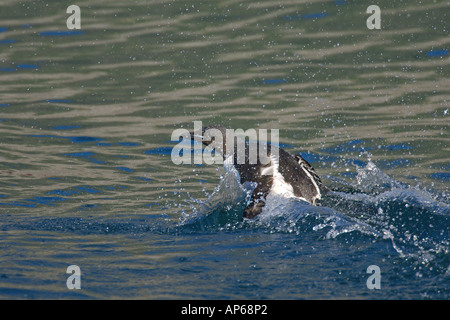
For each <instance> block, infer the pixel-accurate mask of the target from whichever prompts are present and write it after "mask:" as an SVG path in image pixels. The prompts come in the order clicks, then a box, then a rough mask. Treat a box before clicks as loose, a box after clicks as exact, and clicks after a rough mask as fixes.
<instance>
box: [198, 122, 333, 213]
mask: <svg viewBox="0 0 450 320" xmlns="http://www.w3.org/2000/svg"><path fill="white" fill-rule="evenodd" d="M211 129H212V130H216V131H215V132H216V133H217V132H218V133H219V134H220V135H221V137H222V138H221V139H222V141H219V143H216V146H215V149H214V150H215V151H217V152H218V153H219V154H221V155H222V157H223V160H224V164H228V165H229V164H232V165H233V166H234V167H235V168H236V170H237V171H238V173H239V177H240V183H241V184H245V183H246V182H250V183H256V187H255V188H254V190H253V192H252V194H251V197H250V202H249V204H248V205H247V207H246V208H245V210H244V213H243V217H244V218H248V219H252V218H254V217H256V216H257V215H258V214H260V213H261V211H262V210H263V207H264V206H265V204H266V198H267V196H268V195H269V194H270V193H275V194H279V195H283V196H286V197H296V198H299V199H301V200H304V201H306V202H309V203H310V204H312V205H320V200H321V198H322V194H323V192H324V191H325V190H326V188H325V187H324V186H323V184H322V181H321V179H320V177H319V176H318V175H317V173H316V172H315V171H314V168H313V167H312V166H311V165H310V164H309V163H308V162H307V161H306V160H305V159H303V158H302V157H301V156H300V155H298V154H297V155H295V156H292V155H291V154H289V153H288V152H286V151H285V150H283V149H282V148H279V147H277V146H274V145H271V144H267V143H266V144H262V145H261V144H259V143H258V144H257V146H256V148H257V150H258V153H257V155H258V156H257V160H256V161H254V162H252V161H250V158H251V157H250V152H251V150H250V149H251V148H250V144H249V142H248V141H245V143H244V144H241V146H242V145H243V146H244V148H245V157H244V159H243V160H242V159H241V158H238V152H237V148H236V147H237V146H238V144H237V139H238V137H234V138H236V139H234V141H233V142H232V144H231V143H230V141H227V129H226V128H225V127H222V126H207V127H202V132H201V134H198V133H197V134H195V133H194V132H192V133H191V139H192V140H196V141H199V142H202V143H203V144H204V145H206V146H208V145H210V144H211V143H213V142H215V140H216V136H215V135H214V134H210V132H211ZM217 130H218V131H217ZM228 138H229V137H228ZM230 146H231V148H230ZM227 147H228V148H227ZM261 147H263V148H265V149H264V150H262V151H263V152H260V150H259V148H261ZM230 149H231V151H230ZM253 150H255V149H253ZM238 160H240V161H238Z"/></svg>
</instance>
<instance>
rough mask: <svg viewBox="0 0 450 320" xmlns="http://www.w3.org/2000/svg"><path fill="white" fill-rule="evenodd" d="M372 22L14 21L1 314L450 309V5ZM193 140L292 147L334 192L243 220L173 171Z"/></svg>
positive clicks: (0, 14)
mask: <svg viewBox="0 0 450 320" xmlns="http://www.w3.org/2000/svg"><path fill="white" fill-rule="evenodd" d="M370 4H372V3H361V2H360V1H320V0H317V1H316V0H315V1H307V2H298V1H282V2H279V1H258V2H253V1H252V2H239V1H214V2H192V1H174V2H168V1H134V2H129V1H108V2H107V3H106V2H104V1H79V2H77V5H79V6H80V8H81V19H82V22H81V30H68V29H67V27H66V19H67V18H68V16H69V15H68V14H67V13H66V4H64V3H56V2H55V3H45V2H39V1H38V2H32V3H28V2H27V3H20V2H19V3H16V2H14V1H7V2H4V3H2V4H0V83H1V86H0V239H1V241H0V253H1V254H0V266H1V268H0V269H1V271H0V297H1V298H4V299H5V298H6V299H11V298H12V299H23V298H32V299H48V298H99V299H110V298H139V299H161V298H163V299H186V298H187V299H190V298H192V299H249V298H250V299H314V298H316V299H317V298H319V299H322V298H324V299H340V298H356V299H448V298H449V294H450V293H449V289H450V288H449V283H450V281H449V273H450V271H449V265H450V254H449V229H450V224H449V214H450V212H449V211H450V209H449V203H450V199H449V189H448V186H449V175H450V173H449V172H450V171H449V168H450V167H449V146H448V141H449V132H450V131H449V99H450V96H449V89H448V88H449V87H450V80H449V68H448V63H449V29H450V28H449V27H450V25H449V22H448V12H449V4H448V2H447V1H422V2H421V4H420V5H418V4H413V3H404V2H401V1H379V2H378V5H379V6H380V8H381V18H382V22H381V27H382V28H381V30H369V29H367V27H366V19H367V18H368V16H369V14H367V13H366V9H367V7H368V6H369V5H370ZM193 121H203V123H204V124H211V123H215V124H221V125H225V126H229V127H231V128H235V129H237V128H243V129H248V128H255V129H259V128H261V129H279V130H280V142H281V143H282V145H283V146H285V148H286V150H287V151H289V152H290V153H292V154H295V153H300V154H301V155H302V156H303V157H305V159H307V160H308V161H309V162H311V164H312V165H313V166H314V167H315V169H316V171H317V173H318V174H320V175H321V176H322V178H323V181H324V183H325V184H326V185H327V186H329V187H330V188H331V189H332V193H330V194H329V195H328V197H327V199H325V201H324V206H323V207H320V208H315V207H311V206H308V205H305V204H303V203H298V202H296V201H284V202H283V201H281V202H279V201H277V199H275V200H273V201H272V202H271V206H270V208H269V209H268V210H266V212H265V214H264V215H262V216H261V217H259V218H258V219H256V220H255V221H241V219H240V214H241V212H242V210H243V208H244V207H245V201H246V200H245V193H243V192H242V190H241V189H240V188H239V186H237V185H235V182H234V180H233V175H232V174H230V173H225V172H224V171H223V170H222V169H221V168H219V167H217V166H208V165H175V164H174V163H173V162H172V161H171V158H170V153H171V150H172V148H173V146H174V142H171V141H170V137H171V133H172V131H173V130H175V129H178V128H181V127H183V128H187V129H191V128H193ZM230 184H232V186H233V187H232V188H230V187H229V186H230ZM227 186H228V187H227ZM73 264H75V265H78V266H79V267H80V269H81V272H82V278H81V279H82V289H81V290H68V289H67V287H66V279H67V277H68V276H69V275H67V274H66V273H65V272H66V268H67V267H68V266H69V265H73ZM370 265H378V266H379V267H380V270H381V275H382V280H381V289H379V290H370V289H368V288H367V286H366V280H367V278H368V276H369V274H367V273H366V270H367V267H368V266H370Z"/></svg>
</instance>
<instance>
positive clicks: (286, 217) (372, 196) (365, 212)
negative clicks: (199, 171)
mask: <svg viewBox="0 0 450 320" xmlns="http://www.w3.org/2000/svg"><path fill="white" fill-rule="evenodd" d="M356 170H357V175H356V177H355V178H354V181H352V182H351V183H344V182H342V183H341V184H339V182H336V181H334V184H333V191H330V192H329V193H328V194H327V195H326V196H325V197H324V199H323V206H321V207H316V206H312V205H310V204H309V203H306V202H304V201H301V200H299V199H296V198H289V199H286V198H280V197H277V196H274V195H270V196H269V197H268V198H267V202H266V206H265V207H264V210H263V212H262V213H261V214H260V215H259V216H257V217H256V218H255V219H253V220H247V219H244V220H243V219H242V212H243V210H244V208H245V206H246V205H247V201H248V199H249V195H250V193H251V190H252V189H251V188H249V187H248V186H247V188H245V187H244V186H241V185H240V183H239V180H238V175H237V172H235V171H233V170H228V171H226V172H225V175H223V176H222V177H221V180H220V183H219V185H218V186H217V187H216V189H215V190H214V192H213V193H212V194H211V195H210V196H209V197H208V199H207V200H206V201H196V203H197V207H196V208H194V209H193V212H192V213H190V214H183V216H182V218H181V220H180V224H179V226H181V227H183V228H185V230H186V228H187V229H189V230H197V231H199V230H202V231H204V230H210V231H212V230H216V231H217V230H233V231H236V230H240V229H259V230H264V231H266V232H269V233H292V234H297V235H299V236H301V235H304V234H306V233H315V234H317V238H318V240H319V239H340V238H343V237H346V236H347V237H348V236H350V235H351V236H352V237H354V238H355V237H356V238H367V237H368V238H369V239H370V241H388V242H390V243H391V244H392V248H393V249H394V250H395V251H396V252H397V253H398V255H399V257H401V258H403V259H415V260H417V261H420V263H431V262H432V261H434V260H435V259H438V260H439V261H443V262H442V264H441V267H443V268H444V269H447V268H448V262H445V261H448V260H449V257H450V254H449V252H450V250H449V248H450V244H449V240H448V239H449V231H450V206H449V205H448V204H447V203H445V202H442V201H439V200H438V197H437V196H436V195H434V194H433V193H432V192H430V191H427V190H421V189H418V188H415V187H411V186H408V185H404V184H403V183H400V182H398V181H396V180H394V179H392V178H391V177H389V176H388V175H387V174H386V173H384V172H383V171H382V170H380V169H379V168H378V167H377V166H376V165H375V163H373V162H372V161H370V160H369V161H368V163H367V164H366V165H365V166H362V167H356ZM192 200H195V199H192Z"/></svg>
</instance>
